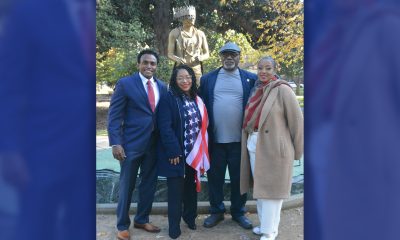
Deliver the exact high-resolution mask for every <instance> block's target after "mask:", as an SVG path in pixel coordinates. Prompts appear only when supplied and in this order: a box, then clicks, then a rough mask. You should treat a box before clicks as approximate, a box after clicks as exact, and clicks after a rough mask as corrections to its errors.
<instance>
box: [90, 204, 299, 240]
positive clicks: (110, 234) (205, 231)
mask: <svg viewBox="0 0 400 240" xmlns="http://www.w3.org/2000/svg"><path fill="white" fill-rule="evenodd" d="M206 217H207V215H205V214H201V215H199V216H198V217H197V219H196V224H197V230H195V231H193V230H190V229H189V228H187V226H186V224H185V223H184V222H183V221H182V222H181V230H182V235H181V236H180V237H179V238H178V239H180V240H214V239H217V240H258V239H260V237H258V236H256V235H254V234H253V233H252V232H251V230H245V229H243V228H241V227H239V226H238V225H237V223H236V222H234V221H232V220H231V216H230V215H229V214H225V221H223V222H221V223H220V224H218V225H217V226H215V227H213V228H211V229H210V228H204V227H203V226H202V224H203V221H204V219H205V218H206ZM247 217H249V218H250V219H251V220H252V221H253V224H254V225H258V223H259V221H258V218H257V215H256V214H254V213H251V214H250V213H248V214H247ZM303 217H304V209H303V207H297V208H291V209H286V210H283V211H282V214H281V223H280V227H279V235H278V237H277V238H276V240H302V239H304V234H303V227H304V221H303ZM115 221H116V216H115V215H113V214H98V215H97V216H96V225H97V233H96V235H97V237H96V239H97V240H115V239H116V237H115V234H116V229H115ZM150 221H151V222H152V223H153V224H155V225H157V226H159V227H160V228H161V232H160V233H156V234H154V233H147V232H145V231H143V230H141V229H136V228H133V227H131V228H130V229H129V232H130V234H131V240H153V239H166V240H167V239H170V238H169V237H168V218H167V216H166V215H151V216H150Z"/></svg>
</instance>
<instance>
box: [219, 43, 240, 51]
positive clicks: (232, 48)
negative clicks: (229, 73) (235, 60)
mask: <svg viewBox="0 0 400 240" xmlns="http://www.w3.org/2000/svg"><path fill="white" fill-rule="evenodd" d="M223 52H237V53H240V47H239V46H238V45H236V43H234V42H227V43H226V44H225V45H224V46H222V48H221V49H220V50H219V53H223Z"/></svg>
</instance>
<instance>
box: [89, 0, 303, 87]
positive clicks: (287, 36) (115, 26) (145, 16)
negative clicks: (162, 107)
mask: <svg viewBox="0 0 400 240" xmlns="http://www.w3.org/2000/svg"><path fill="white" fill-rule="evenodd" d="M98 2H99V3H98V5H97V29H96V36H97V40H96V45H97V55H96V62H97V81H98V82H99V83H106V84H107V85H109V86H113V85H114V84H115V82H116V81H117V80H118V79H119V78H120V77H122V76H126V75H129V74H132V72H134V71H136V70H137V69H136V54H137V53H138V52H139V51H140V50H142V49H144V48H152V49H155V50H156V51H158V52H159V53H161V54H165V53H166V49H165V48H166V42H167V37H168V32H169V31H170V30H171V29H172V28H173V27H175V26H176V25H177V24H178V23H177V22H176V21H174V22H173V21H172V8H173V7H178V6H182V5H184V4H191V5H194V6H195V7H196V11H197V19H196V26H197V27H199V28H200V29H202V30H203V31H204V32H205V34H206V36H207V40H208V43H209V48H210V58H209V59H208V60H206V61H205V62H204V63H203V69H204V72H208V71H211V70H213V69H215V68H217V67H219V66H221V63H220V59H219V54H218V51H219V49H220V48H221V46H222V45H223V44H224V43H225V42H226V41H228V40H231V41H234V42H236V43H238V45H239V46H240V47H241V48H242V54H241V55H242V57H241V66H242V67H245V68H246V67H248V66H250V65H251V64H255V63H256V62H257V61H258V59H259V58H260V57H261V56H265V55H271V56H272V57H274V58H275V59H276V61H277V62H278V64H279V65H280V72H279V73H280V74H284V75H286V76H287V77H288V78H289V79H291V78H293V79H301V78H302V75H303V53H304V48H303V19H304V17H303V13H304V9H303V1H302V0H274V1H254V0H243V1H238V0H224V1H209V0H204V1H199V0H177V1H169V0H167V1H153V0H139V1H138V0H99V1H98ZM166 23H167V24H166ZM172 67H173V62H172V61H170V60H168V59H167V58H166V57H163V56H161V59H160V62H159V65H158V70H157V76H158V77H159V78H161V79H163V80H165V81H167V82H168V80H169V77H170V74H171V71H172Z"/></svg>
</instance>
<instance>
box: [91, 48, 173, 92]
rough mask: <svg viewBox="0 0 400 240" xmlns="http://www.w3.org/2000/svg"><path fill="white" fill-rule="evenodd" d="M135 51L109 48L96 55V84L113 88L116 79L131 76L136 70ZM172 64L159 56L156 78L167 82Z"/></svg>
mask: <svg viewBox="0 0 400 240" xmlns="http://www.w3.org/2000/svg"><path fill="white" fill-rule="evenodd" d="M137 54H138V52H136V51H129V50H128V51H127V50H124V49H120V48H111V49H110V50H109V51H108V52H105V53H99V52H97V53H96V58H97V66H96V76H97V83H99V84H106V85H107V86H109V87H111V88H113V87H114V85H115V84H116V83H117V81H118V79H120V78H122V77H125V76H129V75H132V74H133V72H136V71H138V69H137ZM172 67H173V63H172V62H171V61H169V60H168V59H167V57H164V56H160V62H159V63H158V65H157V72H156V77H157V78H159V79H161V80H163V81H165V82H168V81H169V78H170V76H171V71H172Z"/></svg>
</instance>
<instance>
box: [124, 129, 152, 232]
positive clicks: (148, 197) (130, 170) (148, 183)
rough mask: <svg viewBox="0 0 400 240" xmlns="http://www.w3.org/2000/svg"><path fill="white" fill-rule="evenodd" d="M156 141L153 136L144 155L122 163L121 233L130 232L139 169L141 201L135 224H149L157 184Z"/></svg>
mask: <svg viewBox="0 0 400 240" xmlns="http://www.w3.org/2000/svg"><path fill="white" fill-rule="evenodd" d="M155 140H156V138H155V136H154V134H153V136H152V137H151V139H150V142H149V144H148V147H147V149H146V151H144V153H142V154H140V155H139V154H138V155H132V156H127V158H126V159H125V160H124V161H122V162H121V174H120V178H119V199H118V207H117V229H118V230H119V231H123V230H128V228H129V226H130V224H131V220H130V219H129V208H130V206H131V201H132V193H133V190H134V189H135V184H136V177H137V174H138V170H139V168H140V177H141V181H140V184H139V200H138V203H137V212H136V216H135V222H136V223H140V224H144V223H148V222H149V215H150V212H151V208H152V205H153V200H154V193H155V190H156V184H157V169H156V155H155V151H156V149H155V145H156V141H155Z"/></svg>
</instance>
